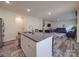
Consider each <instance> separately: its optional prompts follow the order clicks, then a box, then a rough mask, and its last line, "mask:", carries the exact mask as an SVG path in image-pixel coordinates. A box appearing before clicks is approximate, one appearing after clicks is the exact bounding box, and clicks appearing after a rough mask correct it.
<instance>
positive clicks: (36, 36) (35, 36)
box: [22, 32, 65, 42]
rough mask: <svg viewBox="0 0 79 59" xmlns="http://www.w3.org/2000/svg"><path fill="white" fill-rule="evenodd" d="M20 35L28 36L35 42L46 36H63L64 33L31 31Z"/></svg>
mask: <svg viewBox="0 0 79 59" xmlns="http://www.w3.org/2000/svg"><path fill="white" fill-rule="evenodd" d="M22 35H24V36H25V37H28V38H29V39H31V40H33V41H35V42H39V41H42V40H44V39H46V38H48V37H51V36H52V38H53V37H62V36H64V35H65V34H63V33H39V32H35V33H34V34H32V33H26V32H24V33H22Z"/></svg>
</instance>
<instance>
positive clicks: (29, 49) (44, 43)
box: [21, 33, 53, 57]
mask: <svg viewBox="0 0 79 59" xmlns="http://www.w3.org/2000/svg"><path fill="white" fill-rule="evenodd" d="M52 40H53V33H34V34H32V33H22V35H21V48H22V50H23V52H24V53H25V55H26V56H27V57H52Z"/></svg>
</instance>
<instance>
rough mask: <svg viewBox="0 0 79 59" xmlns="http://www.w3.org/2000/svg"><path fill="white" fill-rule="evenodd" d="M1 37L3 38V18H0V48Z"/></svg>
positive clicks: (0, 43) (0, 45) (0, 44)
mask: <svg viewBox="0 0 79 59" xmlns="http://www.w3.org/2000/svg"><path fill="white" fill-rule="evenodd" d="M3 38H4V22H3V19H2V18H0V48H1V47H2V46H3Z"/></svg>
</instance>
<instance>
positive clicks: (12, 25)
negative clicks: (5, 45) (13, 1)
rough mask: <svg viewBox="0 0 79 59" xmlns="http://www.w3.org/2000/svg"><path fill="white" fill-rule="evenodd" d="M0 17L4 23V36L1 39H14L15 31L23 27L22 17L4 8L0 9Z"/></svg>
mask: <svg viewBox="0 0 79 59" xmlns="http://www.w3.org/2000/svg"><path fill="white" fill-rule="evenodd" d="M0 18H2V19H3V20H4V23H5V32H4V34H5V37H4V40H3V41H4V42H6V41H10V40H14V39H15V37H16V35H17V32H18V31H22V29H23V27H22V25H23V22H22V18H21V17H20V15H18V14H17V13H14V12H11V11H8V10H4V9H0ZM17 19H18V20H17Z"/></svg>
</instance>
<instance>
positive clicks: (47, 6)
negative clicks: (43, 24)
mask: <svg viewBox="0 0 79 59" xmlns="http://www.w3.org/2000/svg"><path fill="white" fill-rule="evenodd" d="M78 5H79V2H70V1H11V2H10V4H6V3H5V2H4V1H0V7H1V8H6V9H8V10H11V11H14V12H17V13H21V14H24V15H30V16H34V17H38V18H43V19H47V20H54V19H58V18H59V19H73V18H74V17H72V16H74V15H73V14H74V9H76V8H77V7H78ZM27 8H30V9H31V12H30V13H28V12H27V11H26V9H27ZM48 12H51V13H52V14H51V15H50V16H49V15H48Z"/></svg>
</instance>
